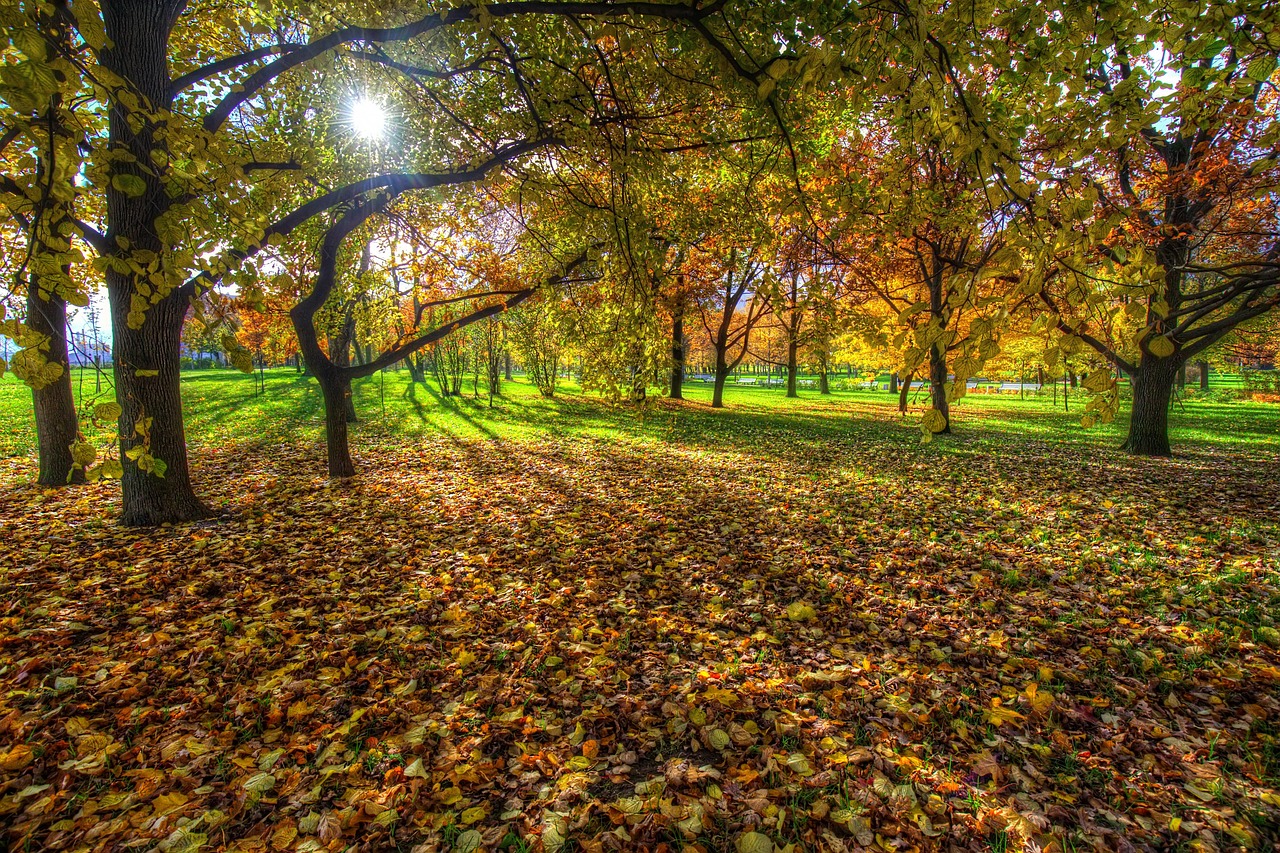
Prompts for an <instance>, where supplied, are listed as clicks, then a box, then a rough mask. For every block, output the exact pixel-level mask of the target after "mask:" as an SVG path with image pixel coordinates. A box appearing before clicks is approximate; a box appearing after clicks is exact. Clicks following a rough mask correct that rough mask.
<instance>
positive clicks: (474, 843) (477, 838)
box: [453, 829, 484, 853]
mask: <svg viewBox="0 0 1280 853" xmlns="http://www.w3.org/2000/svg"><path fill="white" fill-rule="evenodd" d="M483 844H484V836H483V835H481V834H480V830H478V829H468V830H467V831H466V832H464V833H462V834H461V835H459V836H458V837H457V839H456V840H455V841H454V842H453V849H454V850H455V851H457V853H475V851H476V850H479V849H480V848H481V846H483Z"/></svg>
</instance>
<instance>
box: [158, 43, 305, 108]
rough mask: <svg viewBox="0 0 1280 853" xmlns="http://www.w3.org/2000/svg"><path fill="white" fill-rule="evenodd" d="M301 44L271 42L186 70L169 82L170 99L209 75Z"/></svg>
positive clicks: (287, 50) (229, 69) (230, 69)
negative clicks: (264, 45)
mask: <svg viewBox="0 0 1280 853" xmlns="http://www.w3.org/2000/svg"><path fill="white" fill-rule="evenodd" d="M300 47H301V45H297V44H271V45H267V46H266V47H259V48H255V49H254V50H247V51H245V52H244V53H238V54H236V55H234V56H228V57H225V58H224V59H219V60H218V61H216V62H210V63H209V64H208V65H202V66H200V67H199V68H196V69H193V70H191V71H188V72H187V73H186V74H183V75H182V76H181V77H179V78H178V79H176V80H174V81H173V82H172V83H170V84H169V97H170V99H172V98H176V97H178V95H180V94H182V92H183V90H185V89H189V88H191V87H192V86H194V85H196V84H197V83H202V82H204V81H205V80H208V79H209V78H210V77H216V76H217V75H219V74H222V73H223V72H225V71H232V70H234V69H236V68H239V67H240V66H242V65H251V64H252V63H254V62H258V61H260V60H263V59H266V58H267V57H268V56H275V55H276V54H279V53H289V52H290V51H294V50H297V49H298V48H300Z"/></svg>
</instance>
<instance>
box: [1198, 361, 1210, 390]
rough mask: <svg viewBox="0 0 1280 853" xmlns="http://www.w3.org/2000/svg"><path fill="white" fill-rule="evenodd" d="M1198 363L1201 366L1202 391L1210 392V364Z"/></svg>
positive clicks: (1205, 362)
mask: <svg viewBox="0 0 1280 853" xmlns="http://www.w3.org/2000/svg"><path fill="white" fill-rule="evenodd" d="M1196 363H1197V364H1198V365H1199V366H1200V390H1201V391H1208V390H1209V362H1207V361H1199V362H1196Z"/></svg>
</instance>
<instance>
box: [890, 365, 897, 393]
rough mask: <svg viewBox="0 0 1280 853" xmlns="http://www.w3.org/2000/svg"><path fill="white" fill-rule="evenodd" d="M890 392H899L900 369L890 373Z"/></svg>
mask: <svg viewBox="0 0 1280 853" xmlns="http://www.w3.org/2000/svg"><path fill="white" fill-rule="evenodd" d="M889 393H890V394H897V393H898V371H896V370H895V371H894V372H892V373H890V374H889Z"/></svg>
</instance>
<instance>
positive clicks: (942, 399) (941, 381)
mask: <svg viewBox="0 0 1280 853" xmlns="http://www.w3.org/2000/svg"><path fill="white" fill-rule="evenodd" d="M929 396H930V397H931V398H932V404H933V408H934V409H936V410H937V411H939V412H941V413H942V418H943V420H944V421H945V422H946V426H944V427H943V428H942V430H940V432H941V433H942V434H944V435H945V434H949V433H950V432H951V406H950V404H948V403H947V356H946V353H945V352H943V351H942V346H941V345H940V344H934V345H933V347H931V348H930V350H929Z"/></svg>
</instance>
